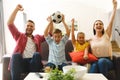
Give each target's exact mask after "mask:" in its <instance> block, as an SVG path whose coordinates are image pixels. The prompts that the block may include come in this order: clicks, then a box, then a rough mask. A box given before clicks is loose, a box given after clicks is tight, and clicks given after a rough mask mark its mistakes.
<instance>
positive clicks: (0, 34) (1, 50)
mask: <svg viewBox="0 0 120 80" xmlns="http://www.w3.org/2000/svg"><path fill="white" fill-rule="evenodd" d="M3 16H4V15H3V3H2V0H0V62H1V61H2V56H3V55H4V54H5V53H6V49H5V33H4V20H3V19H4V18H3Z"/></svg>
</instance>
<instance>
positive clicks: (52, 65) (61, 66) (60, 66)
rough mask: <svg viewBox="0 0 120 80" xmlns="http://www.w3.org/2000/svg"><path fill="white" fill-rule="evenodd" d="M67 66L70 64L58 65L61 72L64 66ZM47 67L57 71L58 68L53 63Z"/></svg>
mask: <svg viewBox="0 0 120 80" xmlns="http://www.w3.org/2000/svg"><path fill="white" fill-rule="evenodd" d="M66 65H68V64H67V63H62V64H61V65H58V69H59V70H62V68H63V67H64V66H66ZM45 66H49V67H50V68H52V69H55V68H56V66H55V64H53V63H51V62H49V63H47V64H46V65H45Z"/></svg>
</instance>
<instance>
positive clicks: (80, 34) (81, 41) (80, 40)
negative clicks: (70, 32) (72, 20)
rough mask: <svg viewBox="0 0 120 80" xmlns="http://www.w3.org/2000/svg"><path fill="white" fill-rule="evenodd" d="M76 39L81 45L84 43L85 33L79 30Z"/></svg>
mask: <svg viewBox="0 0 120 80" xmlns="http://www.w3.org/2000/svg"><path fill="white" fill-rule="evenodd" d="M77 41H78V43H80V44H81V45H82V44H84V43H85V34H84V33H83V32H79V33H78V34H77Z"/></svg>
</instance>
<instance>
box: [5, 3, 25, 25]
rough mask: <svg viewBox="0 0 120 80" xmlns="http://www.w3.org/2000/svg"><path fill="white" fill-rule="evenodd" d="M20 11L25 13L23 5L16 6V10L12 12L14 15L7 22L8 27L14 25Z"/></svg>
mask: <svg viewBox="0 0 120 80" xmlns="http://www.w3.org/2000/svg"><path fill="white" fill-rule="evenodd" d="M18 11H23V7H22V5H20V4H18V5H17V6H16V8H15V9H14V11H13V12H12V14H11V15H10V17H9V19H8V22H7V25H10V24H13V23H14V20H15V17H16V14H17V12H18Z"/></svg>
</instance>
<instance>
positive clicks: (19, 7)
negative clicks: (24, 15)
mask: <svg viewBox="0 0 120 80" xmlns="http://www.w3.org/2000/svg"><path fill="white" fill-rule="evenodd" d="M16 9H17V10H19V11H23V10H24V8H23V7H22V5H20V4H18V5H17V6H16Z"/></svg>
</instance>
